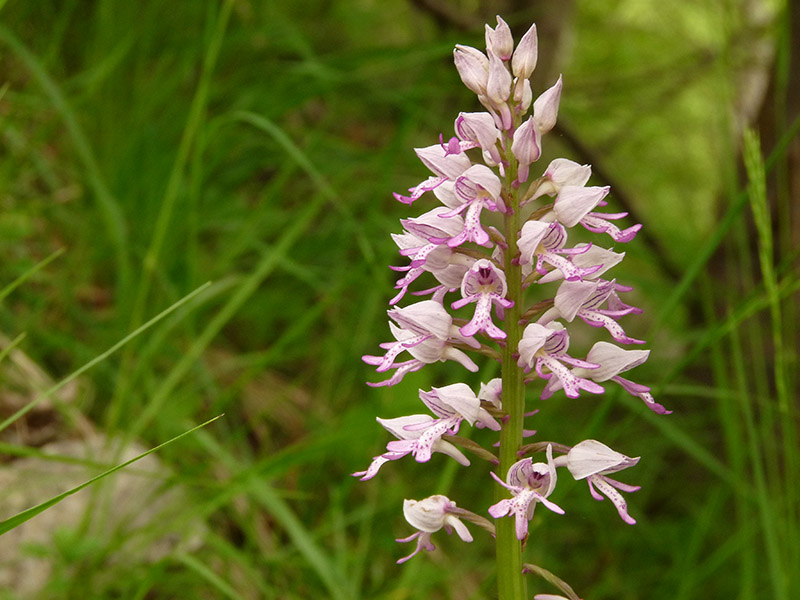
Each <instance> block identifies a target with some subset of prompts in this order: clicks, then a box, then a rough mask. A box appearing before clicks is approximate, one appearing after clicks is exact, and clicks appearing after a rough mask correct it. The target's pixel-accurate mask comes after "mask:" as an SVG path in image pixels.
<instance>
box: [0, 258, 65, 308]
mask: <svg viewBox="0 0 800 600" xmlns="http://www.w3.org/2000/svg"><path fill="white" fill-rule="evenodd" d="M62 254H64V248H59V249H58V250H56V251H55V252H53V253H52V254H51V255H50V256H48V257H47V258H45V259H44V260H42V261H40V262H38V263H36V264H35V265H34V266H32V267H31V268H30V269H28V270H27V271H25V272H24V273H23V274H22V275H20V276H19V277H17V278H16V279H15V280H14V281H12V282H11V283H9V284H8V285H7V286H6V287H4V288H3V289H2V290H0V302H3V300H5V299H6V297H7V296H8V295H9V294H10V293H11V292H13V291H14V290H15V289H17V288H18V287H19V286H20V285H22V284H23V283H24V282H25V281H26V280H28V279H30V278H31V277H32V276H33V275H34V274H35V273H37V272H38V271H41V270H42V269H44V268H45V267H46V266H47V265H49V264H50V263H51V262H53V261H54V260H55V259H57V258H58V257H59V256H61V255H62Z"/></svg>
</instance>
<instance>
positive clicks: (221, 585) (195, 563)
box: [174, 553, 244, 600]
mask: <svg viewBox="0 0 800 600" xmlns="http://www.w3.org/2000/svg"><path fill="white" fill-rule="evenodd" d="M174 558H175V560H177V561H178V562H179V563H181V564H182V565H184V566H185V567H188V568H189V569H191V570H192V571H194V572H195V573H197V574H198V575H200V577H202V578H203V579H205V580H206V581H207V582H209V583H210V584H211V585H213V586H214V587H215V588H216V589H217V590H218V591H219V592H221V593H222V594H223V595H224V596H225V597H227V598H231V599H232V600H244V598H243V597H242V596H240V595H239V594H238V593H237V592H236V590H235V589H233V588H232V587H231V586H230V584H229V583H228V582H227V581H225V580H224V579H222V577H220V576H219V575H217V574H216V573H214V571H212V570H211V569H209V568H208V567H207V566H206V565H204V564H203V563H202V562H200V561H199V560H198V559H196V558H195V557H194V556H190V555H188V554H184V553H180V554H176V555H175V557H174Z"/></svg>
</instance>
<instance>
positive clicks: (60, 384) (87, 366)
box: [0, 283, 211, 431]
mask: <svg viewBox="0 0 800 600" xmlns="http://www.w3.org/2000/svg"><path fill="white" fill-rule="evenodd" d="M209 285H211V284H210V283H205V284H203V285H201V286H200V287H199V288H197V289H196V290H194V291H193V292H191V293H190V294H188V295H187V296H184V297H183V298H181V299H180V300H178V301H177V302H176V303H174V304H173V305H172V306H170V307H169V308H167V309H166V310H164V311H162V312H160V313H159V314H157V315H156V316H155V317H153V318H152V319H150V320H149V321H147V322H146V323H145V324H143V325H142V326H141V327H138V328H137V329H136V330H134V331H132V332H131V333H129V334H128V335H126V336H125V337H124V338H122V339H121V340H120V341H119V342H117V343H116V344H114V345H113V346H111V348H109V349H108V350H106V351H105V352H103V353H102V354H100V355H99V356H96V357H95V358H93V359H92V360H90V361H89V362H88V363H86V364H85V365H83V366H82V367H81V368H79V369H77V370H76V371H73V372H72V373H71V374H69V375H68V376H67V377H65V378H64V379H62V380H61V381H59V382H58V383H57V384H55V385H54V386H52V387H51V388H50V389H48V390H45V391H44V392H43V393H41V394H39V395H38V396H37V397H36V398H34V399H33V400H31V401H30V402H28V404H26V405H25V406H23V407H22V408H20V409H19V410H18V411H16V412H15V413H14V414H13V415H11V416H10V417H8V418H7V419H5V420H4V421H3V422H2V423H0V431H3V430H4V429H6V428H7V427H8V426H9V425H11V424H12V423H14V421H16V420H17V419H19V418H20V417H22V416H23V415H25V414H26V413H27V412H28V411H30V410H31V409H33V407H34V406H36V405H37V404H39V402H41V401H42V400H44V399H45V398H49V397H50V396H52V395H53V394H55V393H56V392H57V391H58V390H60V389H61V388H62V387H64V386H65V385H67V384H68V383H69V382H70V381H74V380H75V379H77V378H78V377H80V376H81V375H82V374H83V373H85V372H86V371H88V370H89V369H91V368H92V367H94V366H95V365H97V364H98V363H100V362H102V361H104V360H105V359H106V358H108V357H109V356H111V355H112V354H113V353H114V352H116V351H117V350H119V349H120V348H122V347H123V346H124V345H125V344H127V343H128V342H130V341H131V340H132V339H134V338H135V337H137V336H138V335H139V334H141V333H143V332H144V331H146V330H147V329H149V328H150V327H152V326H153V325H155V324H156V323H158V322H159V321H160V320H161V319H163V318H164V317H166V316H167V315H168V314H170V313H171V312H173V311H175V310H177V309H178V308H179V307H181V306H183V305H184V304H186V303H187V302H189V301H190V300H191V299H192V298H194V297H195V296H197V295H198V294H200V293H201V292H202V291H203V290H205V289H206V288H208V286H209Z"/></svg>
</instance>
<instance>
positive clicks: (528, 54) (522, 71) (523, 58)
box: [511, 24, 539, 79]
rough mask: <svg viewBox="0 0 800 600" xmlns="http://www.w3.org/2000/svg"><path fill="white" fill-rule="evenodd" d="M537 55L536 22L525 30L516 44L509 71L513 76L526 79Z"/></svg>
mask: <svg viewBox="0 0 800 600" xmlns="http://www.w3.org/2000/svg"><path fill="white" fill-rule="evenodd" d="M538 57H539V41H538V37H537V35H536V24H533V25H531V28H530V29H528V31H526V32H525V35H523V36H522V39H521V40H520V41H519V44H517V49H516V50H515V51H514V57H513V58H512V59H511V71H512V73H514V76H515V77H519V78H520V79H528V78H530V76H531V75H532V74H533V70H534V69H535V68H536V61H537V60H538Z"/></svg>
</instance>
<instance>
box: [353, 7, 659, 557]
mask: <svg viewBox="0 0 800 600" xmlns="http://www.w3.org/2000/svg"><path fill="white" fill-rule="evenodd" d="M454 55H455V65H456V68H457V69H458V73H459V75H460V76H461V79H462V81H463V82H464V84H465V85H466V86H467V87H468V88H469V89H470V90H472V91H473V92H474V93H475V94H477V97H478V101H479V102H480V103H481V104H482V105H483V107H484V109H485V110H484V111H482V112H469V113H460V114H459V115H458V116H457V118H456V120H455V127H454V129H455V136H454V137H451V138H450V139H449V140H444V139H443V137H442V136H439V143H436V144H433V145H431V146H428V147H425V148H417V149H415V152H416V154H417V156H418V157H419V159H420V160H421V161H422V163H423V164H424V165H425V166H426V167H427V168H428V169H429V170H430V171H431V175H430V176H429V177H428V178H427V179H425V180H424V181H422V182H421V183H419V184H418V185H416V186H414V187H413V188H411V189H410V190H409V194H408V195H401V194H395V198H396V199H397V200H399V201H400V202H403V203H405V204H408V205H411V204H412V203H415V202H416V201H417V200H419V199H421V198H422V197H423V196H426V197H430V196H432V197H433V198H431V200H433V201H434V202H435V205H434V206H433V207H432V208H430V210H428V211H427V212H425V213H423V214H421V215H419V216H416V217H409V218H407V219H403V220H401V224H402V227H403V230H402V232H401V233H399V234H393V235H392V238H393V239H394V241H395V243H396V244H397V246H398V248H399V251H400V255H401V256H403V257H406V258H407V259H408V261H409V262H408V264H405V265H403V266H399V267H392V268H393V269H394V270H396V271H399V272H400V273H401V276H400V278H399V279H398V280H397V284H396V286H395V287H396V289H397V290H398V291H397V294H396V295H395V296H394V298H392V300H391V301H390V305H391V306H392V308H390V309H389V311H388V315H389V318H390V321H389V328H390V331H391V334H392V337H393V338H394V341H390V342H386V343H384V344H381V348H382V349H383V350H384V351H385V352H384V354H383V355H381V356H365V357H364V361H365V362H367V363H368V364H370V365H373V366H375V367H376V371H377V372H378V373H381V374H386V376H387V378H386V379H384V380H382V381H379V382H377V383H370V384H369V385H372V386H384V385H394V384H396V383H398V382H399V381H401V380H402V379H403V378H404V377H405V376H406V375H408V374H409V373H412V372H414V371H418V370H420V369H422V368H423V367H424V366H426V365H428V364H432V363H436V362H445V361H453V362H457V363H459V364H460V365H461V366H462V367H463V368H465V369H466V370H468V371H472V372H477V371H478V370H479V367H478V364H477V363H476V362H475V360H474V357H476V356H483V357H484V360H487V359H490V360H500V357H501V354H502V351H503V349H504V348H505V345H506V341H507V339H509V335H508V332H509V331H511V328H519V329H520V330H521V333H520V334H518V335H515V336H513V338H512V339H515V340H519V343H518V344H517V347H516V348H513V349H512V350H513V357H514V359H515V361H516V365H512V366H513V368H516V369H519V370H521V371H522V377H524V381H525V382H526V383H531V382H536V381H539V380H541V382H542V384H543V386H542V385H541V384H540V390H541V391H540V397H541V398H548V397H551V396H554V395H557V394H560V393H561V390H563V394H564V395H565V396H567V397H568V398H577V397H578V396H579V395H580V394H581V393H582V392H583V393H590V394H601V393H603V392H604V391H605V390H604V387H603V385H602V384H605V383H607V382H615V383H617V384H618V385H620V386H621V387H622V388H623V389H624V390H626V391H627V392H628V393H630V394H632V395H634V396H637V397H639V398H640V399H641V400H642V401H644V403H645V404H646V405H647V406H648V407H649V408H650V409H651V410H653V411H655V412H657V413H662V414H663V413H666V412H668V411H666V410H665V409H664V407H662V406H661V405H660V404H657V403H656V402H655V401H654V400H653V398H652V396H651V395H650V390H649V388H647V387H646V386H644V385H641V384H638V383H634V382H632V381H630V380H628V379H625V378H623V377H622V376H621V374H622V373H625V372H627V371H628V370H630V369H632V368H634V367H636V366H637V365H639V364H641V363H643V362H644V361H645V360H647V357H648V354H649V351H648V350H641V349H625V348H624V347H623V346H629V345H638V344H642V343H644V342H643V341H642V340H637V339H634V338H632V337H630V336H629V335H628V334H626V333H625V331H624V329H623V327H622V325H621V324H620V322H619V321H620V319H622V317H625V316H627V315H630V314H634V313H639V312H641V311H640V310H639V309H637V308H635V307H633V306H630V305H628V304H626V303H625V302H624V301H623V300H622V299H621V298H620V294H621V293H625V292H628V291H630V290H631V288H629V287H627V286H624V285H622V284H619V283H617V282H616V280H615V279H607V278H606V277H607V274H608V272H609V271H610V270H611V269H612V268H613V267H614V266H615V265H617V264H618V263H619V262H620V261H621V260H622V259H623V257H624V253H619V252H615V251H614V249H613V248H608V247H606V245H607V244H608V245H610V244H613V243H614V242H616V243H625V242H629V241H630V240H632V239H633V238H634V237H635V235H636V233H637V232H638V231H639V229H640V228H641V226H640V225H633V226H631V227H628V228H626V229H621V228H619V227H618V226H617V225H615V224H614V223H613V221H617V220H619V219H622V218H623V217H625V216H626V213H604V212H599V211H598V209H600V208H602V207H604V206H606V204H607V202H606V197H607V195H608V193H609V188H608V187H597V186H588V185H587V183H588V181H589V178H590V176H591V167H590V166H588V165H580V164H577V163H575V162H573V161H571V160H568V159H565V158H558V159H556V160H553V161H552V162H551V163H550V164H549V165H547V166H546V167H545V168H544V169H543V170H540V171H536V172H535V174H533V175H532V173H534V163H536V161H537V160H538V159H539V158H540V156H541V154H542V138H543V136H544V135H545V134H546V133H548V132H549V131H550V130H552V129H553V127H554V126H555V125H556V118H557V115H558V108H559V103H560V99H561V91H562V80H561V78H559V79H558V81H556V82H555V84H554V85H553V86H552V87H550V88H549V89H548V90H546V91H545V92H544V93H543V94H541V95H540V96H539V97H538V98H536V99H535V100H534V99H533V95H532V92H531V83H530V77H531V75H532V74H533V72H534V69H535V68H536V62H537V35H536V26H535V25H534V26H532V27H531V28H530V29H529V30H528V31H527V33H525V35H524V36H523V37H522V39H521V40H520V42H519V44H517V46H516V48H515V47H514V41H513V38H512V35H511V31H510V29H509V27H508V25H507V24H506V23H505V22H504V21H503V20H502V19H501V18H500V17H498V18H497V26H496V28H494V29H493V28H491V27H489V26H488V25H487V26H486V53H483V52H481V51H479V50H477V49H475V48H471V47H467V46H456V49H455V52H454ZM511 214H513V215H514V216H515V219H514V221H513V222H515V223H517V224H518V226H517V227H516V228H515V229H514V228H512V230H509V226H508V223H509V222H510V221H509V219H504V217H505V216H508V215H511ZM579 226H580V227H583V228H585V229H586V230H588V231H590V232H593V233H597V234H604V235H605V236H608V237H607V238H600V239H601V240H602V239H606V240H608V239H609V238H610V242H609V241H606V242H605V243H603V242H602V241H601V242H600V244H599V245H595V244H594V243H591V244H587V243H579V244H575V245H570V243H569V239H568V237H569V232H570V230H571V229H573V228H576V227H579ZM510 248H513V249H514V250H515V251H514V252H513V256H512V255H510V254H509V249H510ZM509 265H512V266H513V268H509ZM512 271H513V272H512ZM512 276H513V277H516V278H518V281H516V285H515V289H518V290H523V292H524V291H527V295H528V296H531V297H534V298H533V300H532V301H530V302H526V301H525V294H520V295H519V297H516V298H509V297H508V290H509V281H510V280H509V279H508V278H509V277H512ZM423 280H427V283H425V284H424V285H422V284H421V283H420V282H422V281H423ZM530 288H534V289H530ZM412 290H413V291H412ZM410 296H413V297H414V298H415V301H414V302H411V303H406V302H405V301H407V299H408V298H409V297H410ZM420 298H422V299H420ZM400 303H404V304H405V305H404V306H400ZM515 303H519V304H520V306H517V307H516V309H515V314H517V315H519V316H520V319H519V320H516V321H515V322H507V320H506V318H505V317H506V314H507V313H508V312H509V309H511V308H512V307H514V306H515ZM522 304H525V305H524V306H523V305H522ZM468 307H469V308H468ZM462 309H463V311H462ZM451 311H462V312H461V313H459V314H460V316H454V314H452V313H451ZM584 325H589V326H591V327H595V328H598V329H599V330H600V329H604V330H605V331H604V332H603V331H598V333H599V334H600V335H601V336H602V337H605V338H610V339H611V341H604V340H603V341H597V342H596V343H595V344H594V345H593V346H592V347H591V349H590V350H589V351H588V353H587V354H586V355H585V356H584V357H581V358H579V357H575V356H572V355H571V354H570V353H569V348H570V334H569V331H570V330H571V329H573V328H578V327H583V326H584ZM620 345H621V346H620ZM502 388H503V382H502V380H501V379H499V378H497V379H493V380H491V381H488V382H485V383H484V384H482V385H481V386H480V389H478V390H474V389H472V388H471V387H470V386H468V385H467V384H465V383H460V382H456V383H452V384H450V385H447V386H444V387H439V388H435V387H434V388H432V389H430V390H419V398H420V400H421V401H422V404H423V405H424V407H423V406H421V409H422V410H423V411H424V412H421V413H420V414H415V415H410V416H401V417H395V418H387V419H381V418H379V419H378V422H379V423H380V424H381V425H382V426H383V427H384V428H385V429H386V430H387V431H388V432H389V433H390V434H391V435H392V436H394V438H396V439H395V440H392V441H390V442H389V443H388V444H387V446H386V452H384V453H382V454H380V455H379V456H376V457H375V458H374V460H373V461H372V464H370V465H369V467H368V468H367V469H366V470H365V471H361V472H358V473H355V474H354V475H356V476H358V477H360V478H361V479H362V480H367V479H371V478H373V477H375V475H376V474H377V473H378V470H379V469H380V468H381V467H382V466H383V465H384V464H385V463H386V462H389V461H394V460H398V459H400V458H403V457H405V456H407V455H411V456H412V457H413V458H414V460H416V461H417V462H427V461H429V460H430V459H431V455H432V454H433V453H434V452H439V453H442V454H446V455H448V456H449V457H450V458H452V459H453V460H455V461H457V462H458V463H460V464H462V465H464V466H469V464H470V460H469V459H468V458H467V456H466V455H465V453H464V452H463V451H462V450H465V451H467V452H472V453H475V454H476V455H477V456H479V457H483V458H488V459H489V460H490V461H492V462H495V463H497V460H496V459H495V458H494V455H493V454H492V452H491V451H490V450H488V449H484V448H480V447H479V446H477V444H476V443H475V442H472V441H471V440H468V439H466V438H462V437H459V436H458V433H459V430H460V428H461V426H462V425H463V422H466V423H467V424H468V425H469V426H474V427H482V428H488V429H490V430H492V431H500V430H501V428H502V427H504V426H505V423H506V422H507V414H506V411H504V406H503V404H504V398H503V389H502ZM454 442H458V443H454ZM518 450H519V452H518V457H519V459H520V460H519V461H518V462H516V463H515V464H513V465H512V466H511V467H510V468H509V469H508V470H507V472H505V473H499V474H495V473H484V474H483V475H482V476H485V477H487V478H489V477H493V478H494V480H496V481H497V483H498V484H499V485H501V486H503V487H504V488H505V489H506V490H507V491H508V496H509V497H508V498H506V499H504V500H502V501H500V502H498V503H496V504H494V505H493V506H489V507H484V508H483V509H482V510H481V509H479V510H478V512H479V513H480V514H484V515H488V516H491V517H493V518H495V519H500V518H503V517H505V516H509V517H510V516H513V517H514V519H515V523H516V536H517V538H518V539H520V540H523V539H525V538H526V537H527V533H528V523H529V521H530V519H531V518H532V516H533V511H534V508H535V506H536V505H537V504H543V505H544V506H545V507H546V508H548V509H549V510H551V511H553V512H555V513H559V514H564V513H565V511H564V509H562V508H561V507H560V506H559V505H557V504H556V503H555V502H553V500H552V499H551V498H552V495H553V493H554V490H555V489H556V483H557V479H558V477H557V472H558V471H559V469H560V468H565V469H566V471H567V473H568V474H569V475H570V476H572V477H573V478H574V479H576V480H585V481H586V482H587V483H588V486H589V491H590V493H591V495H592V496H593V497H594V498H596V499H598V500H601V499H602V497H603V496H601V494H602V495H605V496H606V497H607V498H609V499H610V500H611V502H612V503H613V504H614V506H615V507H616V509H617V511H618V513H619V515H620V516H621V517H622V519H623V520H624V521H625V522H626V523H630V524H633V523H635V521H634V519H633V518H632V517H631V516H630V515H629V514H628V510H627V505H626V501H625V499H624V498H623V496H622V494H621V493H620V492H634V491H636V490H638V489H639V488H638V487H636V486H631V485H627V484H624V483H621V482H619V481H616V480H615V479H612V478H611V477H609V475H611V474H614V473H616V472H617V471H620V470H622V469H625V468H627V467H630V466H633V465H635V464H636V463H637V462H638V460H639V459H638V458H629V457H627V456H625V455H623V454H620V453H618V452H616V451H614V450H612V449H611V448H609V447H608V446H606V445H604V444H602V443H601V442H598V441H596V440H585V441H581V442H579V443H577V444H575V445H573V446H569V445H565V444H559V443H555V442H553V443H546V444H539V445H537V444H535V443H534V444H528V445H526V446H521V445H520V446H519V447H518ZM529 452H543V453H544V455H545V456H544V460H543V461H541V462H534V460H533V458H531V457H528V456H525V454H527V453H529ZM403 513H404V515H405V517H406V520H407V521H408V522H409V523H410V524H411V525H412V527H414V528H416V529H417V533H414V534H413V535H411V536H410V537H408V538H405V539H403V540H398V541H403V542H405V541H412V540H416V541H417V546H416V549H415V550H414V552H412V554H411V555H409V556H406V557H405V558H402V559H400V560H399V561H398V562H404V561H406V560H408V559H409V558H410V557H411V556H413V555H414V554H416V553H417V552H419V550H421V549H425V550H432V549H433V544H432V542H431V535H432V534H433V533H435V532H436V531H438V530H439V529H442V528H444V529H445V530H447V531H448V532H450V531H451V530H455V532H456V533H457V534H458V536H459V537H460V538H461V539H462V540H464V541H465V542H470V541H472V536H471V534H470V532H469V531H468V530H467V528H466V526H465V525H464V524H463V523H462V522H461V521H460V520H459V518H466V519H467V520H469V521H471V522H473V523H475V524H478V525H481V526H484V527H486V524H484V523H483V522H484V521H486V519H484V518H483V517H480V516H479V514H476V513H471V512H469V511H466V510H464V509H463V508H460V507H457V506H456V503H455V502H453V501H452V500H450V499H449V498H446V497H445V496H441V495H432V496H430V497H428V498H425V499H423V500H420V501H416V500H406V501H405V504H404V506H403ZM486 528H488V529H491V526H490V525H489V526H488V527H486Z"/></svg>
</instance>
